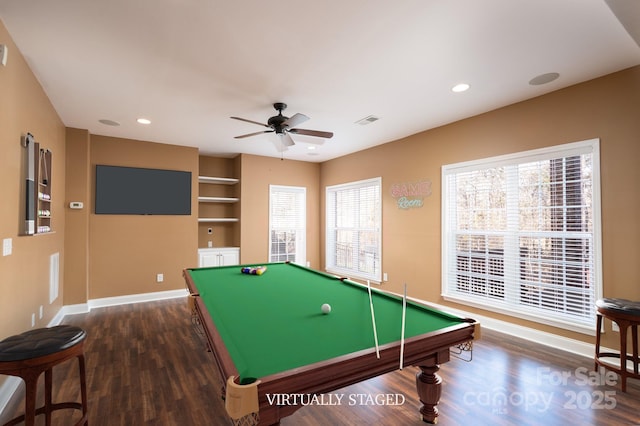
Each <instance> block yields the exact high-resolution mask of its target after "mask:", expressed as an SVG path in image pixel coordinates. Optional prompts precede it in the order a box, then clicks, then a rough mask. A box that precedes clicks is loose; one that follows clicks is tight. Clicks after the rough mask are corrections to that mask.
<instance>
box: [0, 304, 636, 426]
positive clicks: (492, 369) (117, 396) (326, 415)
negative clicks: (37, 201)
mask: <svg viewBox="0 0 640 426" xmlns="http://www.w3.org/2000/svg"><path fill="white" fill-rule="evenodd" d="M64 323H66V324H73V325H78V326H81V327H83V328H85V329H86V330H87V332H88V341H87V343H86V356H87V369H88V371H87V376H88V377H87V380H88V383H87V385H88V393H89V405H90V414H89V424H91V425H92V426H99V425H109V426H111V425H123V426H124V425H126V426H131V425H143V424H144V425H163V426H164V425H180V426H183V425H197V426H199V425H212V426H218V425H231V422H230V421H229V420H228V418H227V417H226V416H225V414H224V408H223V403H222V401H221V399H220V393H219V390H220V387H221V380H220V378H219V377H218V375H217V373H216V371H215V369H214V368H213V365H212V362H213V361H212V355H211V354H210V353H208V352H206V350H205V345H204V343H203V340H202V336H201V335H199V334H198V333H196V332H195V330H194V327H193V326H192V324H191V318H190V315H189V311H188V308H187V304H186V301H185V300H184V299H173V300H165V301H159V302H151V303H140V304H133V305H124V306H116V307H108V308H100V309H94V310H92V311H91V312H90V313H88V314H81V315H73V316H68V317H66V318H65V321H64ZM592 369H593V362H592V361H591V360H590V359H589V358H584V357H580V356H576V355H572V354H568V353H566V352H562V351H558V350H554V349H552V348H549V347H546V346H542V345H536V344H531V343H529V342H527V341H524V340H521V339H517V338H514V337H510V336H506V335H502V334H500V333H496V332H492V331H489V330H485V331H484V332H483V339H482V340H480V341H479V342H477V343H476V344H475V347H474V351H473V361H472V362H465V361H462V360H459V359H455V358H454V359H452V360H451V361H450V362H449V363H447V364H444V365H443V366H442V370H441V375H442V378H443V380H444V384H443V391H442V398H441V402H440V420H439V424H440V425H443V426H450V425H474V426H477V425H517V426H522V425H545V426H554V425H558V426H560V425H562V426H565V425H578V424H579V425H607V426H613V425H625V426H628V425H640V381H638V380H630V381H629V383H628V386H627V393H623V392H622V391H621V390H620V387H619V384H618V385H617V386H612V385H609V384H606V383H605V384H602V383H599V381H601V380H600V379H601V376H591V377H587V375H588V374H589V373H590V372H591V370H592ZM415 373H416V369H415V368H413V367H410V368H405V369H404V370H402V371H397V372H395V373H391V374H387V375H384V376H381V377H378V378H375V379H372V380H369V381H366V382H363V383H360V384H357V385H353V386H350V387H347V388H344V389H341V390H339V391H335V392H333V393H332V394H330V395H328V397H333V402H336V401H337V398H339V397H340V395H342V396H341V398H342V400H341V404H340V405H335V406H308V407H304V408H302V409H300V410H298V411H297V412H296V413H295V414H294V415H293V416H290V417H288V418H286V419H284V420H283V421H282V425H285V426H287V425H296V426H297V425H309V426H311V425H322V426H324V425H354V424H369V425H392V426H395V425H403V426H404V425H416V426H418V425H422V424H424V423H422V422H421V420H420V418H419V415H418V410H419V401H418V399H417V395H416V391H415V379H414V376H415ZM591 374H593V373H591ZM563 377H564V379H563ZM587 378H588V379H589V380H586V379H587ZM42 381H43V380H41V382H42ZM585 382H589V383H585ZM54 393H55V395H54V401H56V400H57V401H59V400H62V399H65V400H66V399H74V398H75V397H76V395H78V393H79V391H78V385H77V363H76V362H73V361H71V362H68V363H67V364H64V365H61V366H59V367H56V368H55V369H54ZM387 394H390V395H395V394H397V395H398V402H403V403H402V404H400V405H395V406H391V405H371V402H373V401H374V398H376V397H379V395H387ZM361 398H362V400H360V399H361ZM403 400H404V401H403ZM325 401H327V402H328V401H329V400H328V399H325ZM354 402H355V403H356V405H353V403H354ZM360 402H363V403H364V404H363V405H360V404H359V403H360ZM22 404H23V402H22V401H15V402H14V403H13V404H12V406H13V407H12V408H11V409H7V410H5V411H11V412H10V413H9V412H6V413H4V414H3V415H2V416H0V424H1V423H3V422H4V421H6V420H7V418H8V417H11V416H13V414H20V413H21V412H22ZM14 408H15V409H14ZM40 417H42V416H40ZM77 417H79V416H77V415H73V414H71V413H65V412H58V413H56V415H54V425H68V424H72V423H73V419H75V418H77ZM43 420H44V419H40V421H41V422H42V423H41V424H44V421H43Z"/></svg>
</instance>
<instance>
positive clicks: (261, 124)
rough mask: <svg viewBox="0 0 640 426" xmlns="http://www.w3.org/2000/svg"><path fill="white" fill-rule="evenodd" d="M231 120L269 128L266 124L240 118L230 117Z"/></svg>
mask: <svg viewBox="0 0 640 426" xmlns="http://www.w3.org/2000/svg"><path fill="white" fill-rule="evenodd" d="M231 118H233V119H234V120H240V121H246V122H247V123H253V124H257V125H258V126H264V127H269V126H268V125H267V124H264V123H258V122H257V121H253V120H247V119H246V118H240V117H231Z"/></svg>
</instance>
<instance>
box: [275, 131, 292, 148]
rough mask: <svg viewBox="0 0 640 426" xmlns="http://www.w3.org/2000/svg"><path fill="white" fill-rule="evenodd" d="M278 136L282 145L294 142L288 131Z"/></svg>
mask: <svg viewBox="0 0 640 426" xmlns="http://www.w3.org/2000/svg"><path fill="white" fill-rule="evenodd" d="M278 137H279V138H280V140H281V141H282V144H283V145H284V146H293V145H295V144H296V143H295V142H294V141H293V139H292V138H291V136H290V135H289V134H288V133H280V134H278Z"/></svg>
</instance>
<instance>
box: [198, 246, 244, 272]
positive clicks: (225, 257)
mask: <svg viewBox="0 0 640 426" xmlns="http://www.w3.org/2000/svg"><path fill="white" fill-rule="evenodd" d="M198 259H199V260H198V266H199V267H200V268H205V267H209V266H230V265H239V264H240V249H239V248H237V247H225V248H212V249H210V248H207V249H198Z"/></svg>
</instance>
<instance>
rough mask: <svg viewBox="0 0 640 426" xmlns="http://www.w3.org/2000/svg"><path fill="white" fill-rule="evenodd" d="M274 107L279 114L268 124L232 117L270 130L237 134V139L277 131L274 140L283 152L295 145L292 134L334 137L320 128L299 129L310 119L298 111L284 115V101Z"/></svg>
mask: <svg viewBox="0 0 640 426" xmlns="http://www.w3.org/2000/svg"><path fill="white" fill-rule="evenodd" d="M273 108H275V110H276V111H278V115H274V116H273V117H270V118H269V120H267V124H263V123H260V122H258V121H253V120H248V119H246V118H241V117H231V118H233V119H234V120H240V121H245V122H247V123H252V124H257V125H258V126H263V127H267V128H269V129H270V130H263V131H260V132H254V133H248V134H246V135H240V136H236V137H235V139H243V138H248V137H251V136H257V135H261V134H264V133H275V134H276V136H277V139H276V140H274V145H275V146H276V149H277V150H278V152H283V151H286V150H287V147H289V146H293V145H295V142H294V140H293V138H292V137H291V135H290V133H291V134H297V135H305V136H313V137H317V138H323V139H330V138H332V137H333V133H332V132H324V131H320V130H309V129H298V128H297V127H296V126H298V125H300V124H302V123H304V122H305V121H307V120H309V117H307V116H306V115H304V114H300V113H296V114H294V115H292V116H291V117H286V116H284V115H282V111H284V110H285V109H286V108H287V104H285V103H283V102H276V103H274V104H273ZM308 142H310V143H317V144H322V143H323V142H324V140H318V141H317V142H314V141H311V140H309V141H308Z"/></svg>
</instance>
